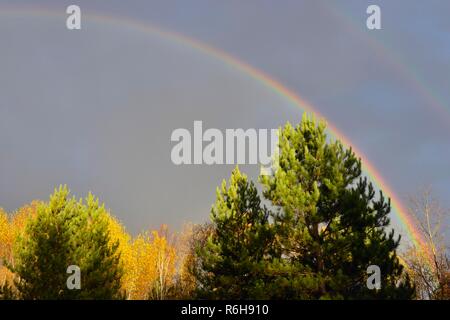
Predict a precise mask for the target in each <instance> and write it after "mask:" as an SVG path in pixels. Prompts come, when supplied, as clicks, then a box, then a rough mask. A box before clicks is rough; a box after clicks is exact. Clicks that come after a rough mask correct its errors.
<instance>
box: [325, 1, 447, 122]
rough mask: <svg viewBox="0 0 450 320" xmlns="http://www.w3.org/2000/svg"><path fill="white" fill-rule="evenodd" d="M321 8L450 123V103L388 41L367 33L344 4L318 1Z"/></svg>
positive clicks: (444, 120)
mask: <svg viewBox="0 0 450 320" xmlns="http://www.w3.org/2000/svg"><path fill="white" fill-rule="evenodd" d="M318 5H320V7H321V9H323V10H326V11H327V12H329V13H330V15H331V16H333V17H334V18H336V19H338V20H339V21H340V22H341V23H343V25H344V26H345V27H346V29H347V30H346V32H348V33H351V34H353V35H354V36H355V37H357V38H358V39H360V40H362V41H364V42H365V43H366V44H367V45H368V46H369V47H370V49H371V51H373V52H375V53H376V54H377V56H378V57H380V59H382V60H383V62H384V63H385V64H386V65H388V66H390V67H392V68H393V69H394V70H396V72H397V74H399V75H401V76H403V79H404V80H405V81H406V82H407V83H408V84H409V85H410V86H411V88H412V90H414V92H416V93H417V94H418V95H419V96H421V97H422V99H423V102H425V103H426V104H425V105H424V106H425V107H430V108H431V109H433V110H434V111H435V112H436V113H437V114H439V115H440V117H439V119H437V121H442V122H445V124H446V125H450V105H447V104H446V103H444V102H443V101H442V99H440V98H439V97H438V96H437V95H436V93H435V92H433V90H432V89H431V88H430V87H429V86H427V85H426V84H425V81H424V80H423V79H422V78H421V77H420V75H419V72H417V70H414V68H413V67H412V66H410V65H407V64H406V63H405V62H404V61H405V59H404V58H403V57H401V56H399V54H398V53H397V52H396V51H394V50H392V49H389V48H388V45H387V44H386V43H383V42H381V41H377V40H376V38H375V37H374V36H371V35H370V34H368V33H367V30H366V29H365V24H364V23H361V21H356V20H355V19H354V18H352V17H351V16H350V15H349V14H348V13H346V12H345V11H344V10H343V9H342V6H337V5H334V4H333V3H331V2H330V3H327V5H323V4H322V3H321V2H318Z"/></svg>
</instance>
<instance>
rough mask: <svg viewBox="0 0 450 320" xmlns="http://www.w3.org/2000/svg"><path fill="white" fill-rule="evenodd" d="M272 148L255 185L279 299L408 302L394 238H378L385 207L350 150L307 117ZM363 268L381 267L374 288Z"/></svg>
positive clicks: (387, 206) (285, 130)
mask: <svg viewBox="0 0 450 320" xmlns="http://www.w3.org/2000/svg"><path fill="white" fill-rule="evenodd" d="M279 147H280V157H279V163H278V165H277V167H276V170H275V173H274V174H273V175H270V176H262V177H261V182H262V184H263V185H264V186H265V191H264V196H265V197H266V198H267V199H268V200H270V201H271V202H272V204H273V205H274V207H275V208H277V210H278V211H277V213H276V214H275V215H274V223H275V228H276V231H277V239H279V248H280V251H279V252H278V258H279V261H280V262H279V266H278V269H279V272H280V275H282V279H284V280H283V281H280V280H278V283H279V284H281V285H282V286H281V287H280V286H278V292H279V295H280V298H283V297H287V298H294V299H299V298H313V299H320V298H322V299H326V298H344V299H355V298H410V297H411V295H412V292H413V289H412V288H411V286H410V284H409V281H408V280H407V279H406V280H404V279H403V278H404V273H403V270H402V266H401V265H400V263H399V260H398V258H397V256H396V252H395V250H396V249H397V247H398V245H399V241H400V237H398V238H396V237H395V235H394V231H391V232H389V234H387V233H386V232H387V229H386V228H387V227H388V226H389V218H388V214H389V212H390V202H389V201H387V202H386V200H385V198H384V197H383V194H382V193H381V192H380V194H379V196H378V197H375V191H374V189H373V186H372V184H370V183H368V182H367V180H366V179H364V178H362V176H361V174H362V172H361V161H360V160H359V159H357V158H356V156H355V154H354V153H353V151H352V150H351V149H345V148H344V147H343V146H342V144H341V143H340V142H339V141H327V136H326V133H325V124H324V123H323V122H321V123H319V124H318V125H316V122H315V121H314V119H310V118H308V117H307V116H304V117H303V119H302V121H301V123H300V124H299V125H298V126H297V127H295V128H294V127H292V126H291V125H290V124H289V123H288V124H287V125H286V126H285V127H284V128H283V129H282V130H281V133H280V139H279ZM369 265H378V266H379V267H380V269H381V277H382V281H381V289H380V290H369V289H368V288H367V286H366V279H367V276H368V275H367V267H368V266H369ZM275 291H276V290H275ZM275 291H274V292H275Z"/></svg>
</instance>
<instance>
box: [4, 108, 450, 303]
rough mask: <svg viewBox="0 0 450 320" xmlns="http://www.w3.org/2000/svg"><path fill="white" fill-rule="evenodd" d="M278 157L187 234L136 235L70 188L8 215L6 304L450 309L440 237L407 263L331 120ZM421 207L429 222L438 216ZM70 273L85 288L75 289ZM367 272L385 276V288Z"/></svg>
mask: <svg viewBox="0 0 450 320" xmlns="http://www.w3.org/2000/svg"><path fill="white" fill-rule="evenodd" d="M279 150H280V152H279V159H278V161H277V163H274V166H275V167H274V169H275V170H274V171H273V173H272V174H270V175H262V176H261V177H260V178H259V179H258V181H257V182H254V181H251V180H250V179H249V178H248V177H247V176H246V175H245V174H243V173H242V172H241V171H240V170H239V168H238V167H236V168H235V169H234V170H233V172H232V173H231V177H230V178H229V181H228V182H227V181H224V182H223V183H222V185H221V186H219V187H218V188H217V192H216V200H215V202H214V204H213V206H212V209H211V213H210V221H209V222H207V223H204V224H201V225H192V226H189V227H187V228H185V230H184V231H183V232H182V233H180V234H174V233H171V232H169V230H168V228H167V227H166V226H163V227H161V229H160V230H157V231H156V230H155V231H149V232H146V233H143V234H140V235H138V236H137V237H131V236H130V235H129V234H128V233H127V232H126V230H125V228H124V226H123V225H122V224H121V223H120V222H119V221H118V220H117V219H116V218H114V217H113V216H112V215H111V214H110V212H109V211H108V210H106V208H105V206H104V205H103V204H100V202H99V200H98V199H97V198H96V197H94V196H93V195H92V194H89V195H88V196H87V197H86V198H85V199H76V198H75V197H73V196H71V195H70V192H69V190H68V188H67V187H66V186H61V187H60V188H58V189H56V190H55V192H54V193H53V194H52V195H51V196H50V199H49V200H48V201H47V202H43V201H34V202H32V203H31V204H30V205H28V206H25V207H23V208H21V209H19V210H18V211H17V212H15V213H14V214H12V215H8V214H6V213H5V212H3V211H1V210H0V298H3V299H413V298H418V299H448V297H449V296H450V293H449V291H450V290H449V287H450V272H449V269H450V268H449V265H450V264H449V260H448V255H447V251H446V250H447V248H448V247H446V246H445V244H443V243H445V239H443V238H439V237H438V236H440V235H441V233H439V232H440V231H439V229H438V228H430V223H428V224H426V223H425V224H423V225H422V226H423V227H424V228H422V229H423V232H424V234H425V235H426V234H427V233H428V237H426V239H427V241H426V245H424V246H422V247H420V248H418V247H413V246H409V247H408V250H407V251H406V252H405V253H401V254H400V252H399V248H400V247H399V246H400V242H401V241H402V240H401V237H400V236H399V235H398V234H396V232H395V231H394V229H392V228H391V227H392V226H391V224H390V219H389V213H390V209H391V207H390V200H389V199H388V198H386V197H385V195H384V194H383V193H382V191H378V192H377V191H376V190H375V188H374V187H373V185H372V184H371V183H370V182H369V181H368V180H367V178H365V177H364V176H363V174H362V170H361V160H360V159H358V158H357V157H356V156H355V154H354V152H353V151H352V149H351V148H350V149H346V148H344V146H343V145H342V143H341V142H340V141H338V140H332V139H329V138H328V137H327V135H326V126H325V124H324V123H323V122H316V121H315V119H314V118H309V117H308V116H304V117H303V118H302V121H301V122H300V123H299V124H298V125H296V126H292V125H291V124H289V123H287V124H286V125H285V126H284V127H283V128H281V129H280V132H279ZM258 185H260V186H261V188H262V193H260V192H259V191H258ZM418 203H419V204H420V203H421V202H418ZM416 209H417V210H416V213H423V212H426V213H428V222H429V221H430V216H431V215H432V213H433V212H435V211H436V210H434V209H432V208H430V206H428V207H427V209H426V210H422V209H423V206H422V207H421V206H420V205H418V206H417V208H416ZM418 216H420V215H418ZM425 218H427V216H426V215H425ZM419 225H420V222H419ZM422 229H421V230H422ZM438 238H439V239H438ZM424 257H426V259H424ZM70 265H76V266H78V267H79V268H80V270H81V289H80V290H72V289H69V288H68V286H67V283H66V282H67V277H68V274H67V272H66V270H67V267H68V266H70ZM369 266H377V267H378V268H379V270H380V274H379V280H380V286H379V287H377V288H373V287H370V286H368V283H367V280H368V277H369V274H368V272H367V270H368V267H369Z"/></svg>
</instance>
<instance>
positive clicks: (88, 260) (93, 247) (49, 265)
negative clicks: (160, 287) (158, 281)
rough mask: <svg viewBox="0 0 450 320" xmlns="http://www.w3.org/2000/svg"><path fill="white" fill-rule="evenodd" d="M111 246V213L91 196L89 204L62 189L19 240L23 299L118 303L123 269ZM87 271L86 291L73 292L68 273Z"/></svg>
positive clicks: (83, 280) (17, 263) (83, 279)
mask: <svg viewBox="0 0 450 320" xmlns="http://www.w3.org/2000/svg"><path fill="white" fill-rule="evenodd" d="M116 250H117V245H114V246H111V245H110V242H109V232H108V220H107V213H106V210H105V208H104V207H103V206H99V204H98V199H95V198H94V197H93V196H92V195H89V196H88V198H87V199H86V204H84V203H83V201H82V200H79V201H77V200H76V199H75V198H69V190H68V189H67V187H60V188H59V189H58V190H55V192H54V194H53V195H52V196H51V197H50V201H49V203H43V204H40V205H39V207H38V209H37V215H36V217H35V218H33V219H32V220H30V221H29V222H28V224H27V226H26V230H25V233H24V234H23V235H22V236H19V239H18V244H17V246H16V248H15V257H16V261H15V266H14V268H13V271H14V272H16V274H17V276H18V277H19V280H18V281H17V282H16V288H17V290H18V292H19V294H20V297H21V298H23V299H52V300H53V299H94V298H96V299H112V298H116V297H118V296H119V288H120V278H121V273H122V271H121V266H120V264H119V258H120V257H119V255H118V254H116ZM71 265H76V266H78V267H79V268H80V270H81V289H80V290H69V289H68V287H67V278H68V277H69V276H70V275H69V274H67V273H66V272H67V268H68V267H69V266H71Z"/></svg>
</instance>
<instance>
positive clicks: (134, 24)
mask: <svg viewBox="0 0 450 320" xmlns="http://www.w3.org/2000/svg"><path fill="white" fill-rule="evenodd" d="M0 14H17V15H24V14H29V15H33V16H34V15H39V16H48V17H53V18H56V17H60V18H61V17H65V12H64V11H62V12H55V11H51V10H43V9H42V8H28V7H27V8H26V9H17V8H14V9H10V8H7V9H5V8H3V9H0ZM83 19H90V20H92V21H95V22H98V23H105V24H112V25H117V24H119V25H126V26H127V27H130V28H132V29H135V30H136V31H139V32H142V33H145V34H152V35H157V36H159V37H162V38H164V39H167V40H171V41H175V42H177V43H179V44H182V45H185V46H188V47H190V48H192V49H195V50H197V51H199V52H201V53H203V54H205V55H208V56H210V57H213V58H215V59H217V60H218V61H221V62H222V63H224V64H226V65H228V66H230V67H232V68H234V69H236V70H237V71H239V72H241V73H243V74H246V75H247V76H249V77H251V78H252V79H254V80H255V81H257V82H259V83H260V84H262V85H263V86H265V87H266V88H268V89H269V90H271V91H273V92H274V93H276V94H277V95H279V96H280V97H282V98H283V99H285V100H287V101H288V102H289V103H290V104H292V105H293V106H296V107H298V108H300V109H302V110H304V111H306V112H309V113H313V114H315V115H316V116H317V117H319V118H323V119H325V117H323V116H322V115H321V114H320V112H318V110H317V109H315V108H314V107H313V106H312V105H311V104H310V103H308V102H307V101H306V100H305V99H303V98H301V97H300V96H299V95H297V94H296V93H294V92H293V91H291V90H290V89H288V88H287V87H285V86H284V85H282V84H281V83H280V82H279V81H277V80H275V79H274V78H272V77H270V76H269V75H267V74H266V73H264V72H263V71H261V70H258V69H256V68H254V67H252V66H251V65H249V64H247V63H245V62H243V61H241V60H239V59H237V58H235V57H233V56H232V55H230V54H228V53H226V52H223V51H221V50H219V49H217V48H214V47H211V46H209V45H207V44H205V43H203V42H200V41H198V40H195V39H192V38H190V37H187V36H185V35H182V34H180V33H176V32H172V31H167V30H163V29H160V28H157V27H154V26H152V25H149V24H147V23H143V22H140V21H136V20H131V19H127V18H118V17H112V16H103V15H98V14H84V13H83ZM327 126H328V130H329V132H330V133H331V134H332V135H333V136H334V137H335V138H337V139H339V140H340V141H341V142H342V143H343V144H344V145H347V146H350V145H351V146H352V148H353V150H354V152H355V154H356V155H357V156H358V157H360V158H361V160H362V164H363V169H364V171H365V172H366V173H367V175H368V176H369V178H370V180H371V181H372V182H373V183H374V184H375V185H376V186H377V187H378V188H380V189H381V190H383V191H384V193H385V194H386V195H387V196H389V197H390V199H391V206H392V209H393V213H394V214H395V215H396V217H397V218H398V220H399V222H400V225H401V226H402V227H403V228H404V231H405V233H406V235H407V236H408V238H409V240H410V241H411V242H412V244H413V245H414V246H416V247H419V248H421V249H424V251H426V250H425V249H426V245H425V241H424V239H423V238H422V237H421V234H420V232H419V231H418V229H417V227H416V225H415V223H414V222H413V220H412V217H411V216H409V215H408V211H407V209H406V208H405V206H404V205H403V204H402V201H401V200H400V198H399V197H398V196H397V195H396V194H395V193H394V191H393V190H392V188H391V187H390V186H389V184H388V183H387V181H386V180H385V179H384V178H383V177H382V175H381V174H380V173H379V172H378V170H377V169H376V168H375V167H374V166H373V164H372V163H371V162H370V161H369V159H368V158H367V157H366V156H365V155H364V154H363V153H362V152H361V151H360V150H358V149H357V148H356V147H355V146H354V144H352V143H351V141H350V140H349V139H348V138H347V137H346V136H345V135H344V134H343V133H342V132H341V131H340V130H338V129H337V128H336V127H335V126H334V125H333V124H332V123H330V122H328V124H327Z"/></svg>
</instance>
